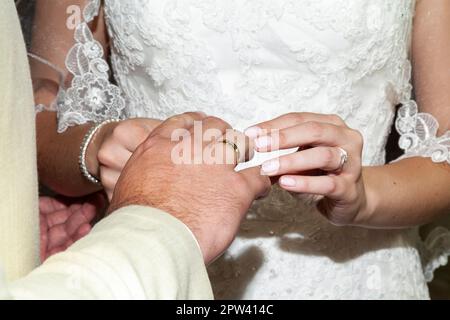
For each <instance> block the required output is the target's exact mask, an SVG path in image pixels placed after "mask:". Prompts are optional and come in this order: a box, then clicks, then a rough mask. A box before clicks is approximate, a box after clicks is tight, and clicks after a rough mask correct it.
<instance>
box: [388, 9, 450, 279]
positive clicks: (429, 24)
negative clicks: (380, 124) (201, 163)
mask: <svg viewBox="0 0 450 320" xmlns="http://www.w3.org/2000/svg"><path fill="white" fill-rule="evenodd" d="M449 30H450V2H449V1H419V2H417V3H416V14H415V18H414V26H413V38H412V61H413V68H412V69H413V79H414V81H413V84H414V92H415V99H416V101H417V103H415V102H414V101H407V102H405V103H403V106H402V107H401V109H400V110H399V114H398V120H397V122H396V128H397V130H398V132H399V133H400V135H401V137H400V142H399V143H400V147H401V148H402V149H403V150H404V151H405V153H404V155H403V157H402V158H401V159H404V158H409V157H426V158H430V159H431V160H432V161H433V162H436V163H442V164H443V165H444V166H447V165H450V71H449V70H450V69H449V66H450V37H449ZM446 174H447V170H443V171H442V175H446ZM442 177H443V178H444V179H445V176H442ZM412 178H413V176H412ZM449 181H450V180H449ZM441 186H442V185H441ZM440 188H442V187H440ZM444 188H446V189H445V190H436V193H438V192H442V193H443V194H444V195H445V194H446V191H447V190H450V189H447V188H449V185H444ZM430 201H432V200H431V199H430ZM444 201H445V200H444ZM445 203H448V202H444V205H445ZM449 227H450V212H449V213H448V214H447V215H446V216H445V215H444V216H443V217H442V219H441V220H439V221H436V222H435V223H433V224H431V225H429V226H424V227H423V228H422V230H424V229H426V228H430V230H432V231H431V232H430V233H428V235H427V236H426V237H425V239H424V242H423V243H422V249H423V250H422V252H421V255H422V259H423V260H422V261H423V268H424V273H425V277H426V278H427V280H429V281H430V280H431V279H432V278H433V272H434V271H435V269H437V268H439V267H440V266H442V265H445V264H446V263H447V262H448V256H449V255H450V231H449Z"/></svg>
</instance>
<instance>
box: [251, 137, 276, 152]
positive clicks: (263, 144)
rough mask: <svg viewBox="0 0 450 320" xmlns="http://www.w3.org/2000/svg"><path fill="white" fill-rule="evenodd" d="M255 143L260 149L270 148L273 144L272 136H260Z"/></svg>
mask: <svg viewBox="0 0 450 320" xmlns="http://www.w3.org/2000/svg"><path fill="white" fill-rule="evenodd" d="M255 145H256V147H257V148H258V149H268V148H270V146H271V145H272V138H271V137H269V136H265V137H259V138H258V139H256V140H255Z"/></svg>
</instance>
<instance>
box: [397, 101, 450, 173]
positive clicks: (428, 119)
mask: <svg viewBox="0 0 450 320" xmlns="http://www.w3.org/2000/svg"><path fill="white" fill-rule="evenodd" d="M395 125H396V129H397V131H398V133H399V134H400V141H399V146H400V148H401V149H402V150H404V152H405V153H404V155H403V156H402V157H401V158H399V159H398V160H401V159H404V158H411V157H427V158H431V159H432V160H433V162H436V163H441V162H447V163H448V164H450V131H447V132H446V133H445V134H443V135H441V136H438V135H437V133H438V129H439V123H438V121H437V120H436V119H435V118H434V117H433V116H432V115H431V114H429V113H419V109H418V107H417V104H416V102H415V101H413V100H411V101H408V102H406V103H404V104H403V106H402V107H401V108H400V109H399V112H398V118H397V121H396V124H395Z"/></svg>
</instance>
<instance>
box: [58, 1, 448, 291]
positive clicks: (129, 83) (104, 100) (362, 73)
mask: <svg viewBox="0 0 450 320" xmlns="http://www.w3.org/2000/svg"><path fill="white" fill-rule="evenodd" d="M104 3H105V4H104V10H105V16H106V21H107V26H108V31H109V35H110V38H111V41H112V52H111V65H112V71H113V76H114V79H115V81H116V82H117V86H115V85H113V84H111V83H110V82H109V81H108V66H107V65H106V64H105V63H104V61H103V60H102V59H101V56H102V54H103V51H102V49H101V47H100V46H99V45H98V43H96V42H95V41H93V39H92V35H91V34H90V32H89V30H88V29H87V27H86V26H84V27H80V28H79V30H78V31H77V45H76V46H75V47H74V49H73V50H72V52H71V55H70V56H69V58H68V65H69V66H70V67H69V70H70V69H72V70H73V71H72V70H71V71H72V73H73V74H74V75H75V80H74V82H73V84H72V88H70V89H68V90H67V91H66V92H65V94H63V95H61V97H60V102H59V109H58V112H59V119H60V122H59V124H60V130H64V129H65V128H67V127H68V126H69V125H73V124H79V123H84V122H86V121H101V120H104V119H107V118H116V117H118V116H123V117H152V118H159V119H165V118H167V117H169V116H172V115H174V114H178V113H183V112H186V111H195V110H199V111H204V112H206V113H208V114H210V115H214V116H218V117H220V118H223V119H224V120H226V121H228V122H229V123H230V124H231V125H232V126H234V127H235V128H237V129H244V128H246V127H248V126H250V125H253V124H256V123H258V122H260V121H264V120H269V119H272V118H274V117H276V116H279V115H282V114H285V113H289V112H299V111H300V112H301V111H308V112H318V113H319V112H320V113H330V114H339V115H340V116H341V117H342V118H343V119H344V120H345V121H346V122H347V123H348V125H349V126H351V127H353V128H356V129H358V130H360V131H361V133H362V134H363V136H364V138H365V147H364V152H363V162H364V164H365V165H381V164H383V163H384V162H385V145H386V141H387V137H388V135H389V132H390V128H391V126H392V123H393V121H394V116H395V107H396V106H397V105H398V104H401V103H402V104H403V105H404V107H403V109H402V110H401V112H400V119H399V121H398V122H397V128H398V130H399V131H400V133H401V134H402V140H401V146H402V147H403V148H404V149H405V150H406V151H407V155H408V153H409V155H423V156H428V157H433V160H436V161H440V162H442V161H448V162H449V163H450V155H449V148H450V142H449V141H450V134H447V136H444V137H440V138H437V137H436V133H437V123H433V122H432V119H431V117H430V119H428V118H426V115H425V116H424V115H422V116H421V115H420V114H418V111H417V106H416V105H415V104H414V102H412V101H410V96H411V85H410V73H411V70H410V69H411V67H410V62H409V60H408V53H409V45H410V38H411V25H412V18H413V14H414V1H413V0H401V1H400V0H399V1H392V0H278V1H273V0H227V1H223V0H184V1H181V0H178V1H177V0H160V1H155V0H106V1H105V2H104ZM99 4H100V1H91V4H90V6H89V7H88V8H87V10H86V12H85V14H86V20H87V21H89V20H90V19H92V17H93V15H95V12H96V11H97V10H98V8H99ZM80 61H81V63H80ZM74 62H77V63H74ZM85 62H86V63H85ZM118 91H120V92H121V94H118V93H117V92H118ZM93 105H94V106H98V107H94V108H93V107H92V106H93ZM424 118H425V120H424ZM428 120H429V121H428ZM427 125H428V126H427ZM424 128H425V129H426V130H424ZM424 132H425V133H424ZM439 139H441V140H439ZM422 140H423V141H425V142H426V143H427V144H426V145H425V144H424V143H421V142H423V141H422ZM435 236H436V238H435V239H440V241H441V243H442V242H443V241H448V238H445V237H447V236H446V235H445V232H442V233H441V234H436V235H435ZM436 241H437V240H436ZM418 243H419V241H418V236H417V232H416V230H402V231H386V230H367V229H362V228H338V227H334V226H332V225H331V224H329V223H328V222H327V221H326V220H325V219H323V218H322V217H321V215H320V214H319V213H318V212H317V211H316V209H315V207H314V203H313V202H312V201H311V200H308V199H306V198H305V199H302V198H301V197H298V196H294V195H291V194H289V193H287V192H284V191H282V190H280V189H278V188H274V190H273V192H272V193H271V195H270V196H269V197H268V198H267V199H265V200H262V201H258V202H256V203H255V205H254V206H253V208H252V209H251V212H250V213H249V216H248V219H247V220H246V221H245V222H244V223H243V226H242V229H241V232H240V234H239V236H238V238H237V239H236V241H235V242H234V244H233V245H232V247H231V248H230V249H229V251H228V252H227V253H226V254H225V255H224V257H222V258H221V259H220V260H219V261H217V262H215V263H214V264H213V265H212V266H211V268H210V275H211V280H212V281H213V285H214V288H215V292H216V296H217V297H218V298H267V299H272V298H288V299H291V298H316V299H322V298H344V299H345V298H348V299H351V298H356V299H361V298H374V299H376V298H397V299H398V298H427V297H428V290H427V287H426V281H425V276H424V272H423V268H425V269H426V268H427V266H426V265H422V263H421V259H420V256H419V253H418ZM443 247H445V246H443ZM443 250H444V249H443ZM435 258H441V255H438V256H436V257H435ZM434 263H436V261H434ZM427 272H428V273H426V274H427V277H428V278H429V277H430V271H429V270H428V271H427Z"/></svg>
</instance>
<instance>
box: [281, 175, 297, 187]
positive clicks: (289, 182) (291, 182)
mask: <svg viewBox="0 0 450 320" xmlns="http://www.w3.org/2000/svg"><path fill="white" fill-rule="evenodd" d="M280 184H281V185H282V186H284V187H289V188H292V187H295V185H296V182H295V179H292V178H290V177H281V178H280Z"/></svg>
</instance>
